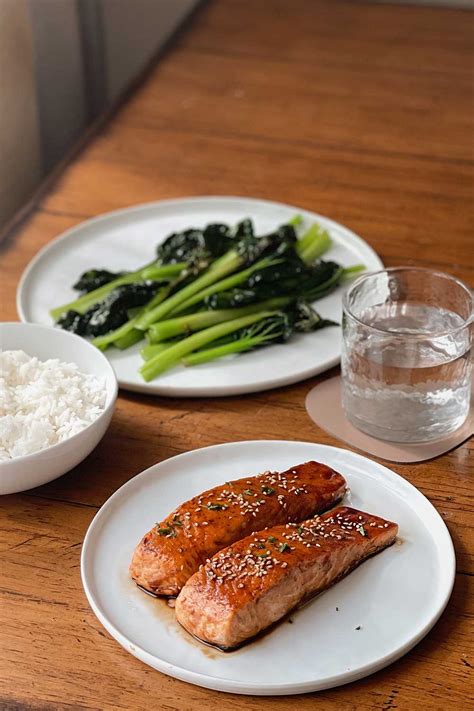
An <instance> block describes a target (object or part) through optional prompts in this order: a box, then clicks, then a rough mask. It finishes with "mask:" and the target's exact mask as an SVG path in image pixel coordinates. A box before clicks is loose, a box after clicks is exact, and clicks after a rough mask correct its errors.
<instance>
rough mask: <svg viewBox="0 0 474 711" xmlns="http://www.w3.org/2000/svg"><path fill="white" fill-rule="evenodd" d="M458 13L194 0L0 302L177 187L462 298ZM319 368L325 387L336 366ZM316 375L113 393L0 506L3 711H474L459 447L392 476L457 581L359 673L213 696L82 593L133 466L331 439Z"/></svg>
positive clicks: (54, 195) (47, 204)
mask: <svg viewBox="0 0 474 711" xmlns="http://www.w3.org/2000/svg"><path fill="white" fill-rule="evenodd" d="M472 38H473V22H472V14H471V13H469V12H467V11H463V10H452V9H451V10H450V9H439V8H437V9H434V8H429V7H410V6H400V5H389V4H381V3H375V4H373V3H367V2H334V1H333V2H331V0H327V1H324V0H291V2H289V1H288V0H265V2H263V0H262V1H261V2H257V1H255V0H215V1H214V2H209V3H206V4H204V5H203V6H202V7H201V8H200V9H199V11H198V12H197V13H196V14H195V16H194V18H193V21H192V23H190V25H189V26H188V27H187V28H186V30H185V31H184V32H183V33H181V34H180V36H179V37H178V38H177V39H176V40H175V41H174V42H173V44H172V46H171V47H170V49H169V50H168V51H167V53H166V55H165V56H164V57H163V58H162V59H161V60H160V61H159V63H157V65H156V66H155V67H154V68H153V70H152V71H151V72H150V73H149V74H148V76H147V77H146V80H145V81H144V82H143V84H142V85H141V86H140V88H139V89H138V90H137V91H136V92H135V94H134V95H133V96H132V97H131V99H130V100H129V101H128V102H127V103H126V104H125V105H124V106H123V107H122V108H121V110H120V111H119V112H118V113H117V114H116V115H115V116H114V117H113V119H112V120H111V122H110V123H109V124H108V125H107V126H106V127H105V128H104V129H103V130H102V131H101V132H100V134H99V135H97V136H96V138H95V139H94V140H92V141H91V143H90V144H89V145H88V146H87V147H86V149H85V150H83V151H82V153H81V154H80V155H79V156H78V157H77V158H76V159H75V160H74V161H73V162H72V163H71V164H70V165H69V166H68V167H67V169H66V170H65V171H64V173H63V175H62V176H61V178H60V179H59V180H58V182H57V184H56V185H54V186H53V188H52V190H51V191H50V192H49V194H48V195H46V197H44V198H43V199H41V201H40V202H39V203H38V204H37V205H36V206H35V209H34V211H33V213H32V214H31V216H30V217H29V219H28V220H27V221H26V222H25V223H24V224H23V226H22V227H21V228H20V229H18V230H17V231H16V233H15V234H13V235H10V237H9V239H8V240H7V242H6V243H4V245H3V247H2V252H1V278H0V307H1V318H2V320H4V321H7V320H16V319H17V314H16V310H15V289H16V285H17V282H18V279H19V276H20V274H21V272H22V270H23V269H24V267H25V266H26V264H27V263H28V261H29V260H30V259H31V258H32V256H33V255H34V254H35V253H36V252H37V250H38V249H39V248H40V247H42V246H43V245H45V244H47V243H48V242H49V241H50V240H51V239H52V238H53V237H55V236H57V235H58V234H59V233H61V232H62V231H63V230H65V229H67V228H69V227H71V226H73V225H75V224H77V223H79V222H80V221H81V220H83V219H85V218H88V217H91V216H93V215H96V214H98V213H102V212H105V211H108V210H113V209H116V208H120V207H124V206H128V205H132V204H136V203H140V202H146V201H149V200H159V199H162V198H171V197H181V196H187V195H206V194H222V195H226V194H230V195H248V196H255V197H262V198H268V199H272V200H281V201H284V202H289V203H293V204H296V205H300V206H301V207H303V208H308V209H312V210H315V211H317V212H320V213H323V214H326V215H328V216H330V217H332V218H334V219H335V220H338V221H340V222H342V223H344V224H347V225H348V226H349V227H350V228H352V229H353V230H355V231H356V232H358V233H359V234H361V235H362V236H363V237H364V238H365V239H367V240H368V241H369V243H370V244H371V245H372V246H373V247H374V248H375V249H376V250H377V251H378V252H379V254H380V255H381V257H382V259H383V260H384V262H385V263H386V264H387V265H399V264H414V265H422V266H429V267H436V268H439V269H442V270H445V271H448V272H450V273H452V274H455V275H456V276H458V277H460V278H462V279H464V280H465V281H466V282H468V283H469V284H470V285H471V286H474V242H473V199H472V198H473V141H472V136H473V133H472V128H473V126H472V109H473V91H472ZM334 372H336V371H335V370H334V371H332V372H329V373H327V374H325V375H323V376H320V378H325V377H329V376H331V375H332V374H333V373H334ZM320 378H313V379H311V380H308V381H306V382H304V383H300V384H297V385H293V386H290V387H287V388H282V389H279V390H275V391H272V392H267V393H262V394H254V395H248V396H243V397H233V398H223V399H198V400H191V399H180V400H176V399H169V400H168V399H164V398H152V397H144V396H139V395H133V394H127V393H122V394H121V396H120V397H119V400H118V403H117V409H116V413H115V415H114V418H113V421H112V424H111V426H110V429H109V431H108V432H107V434H106V436H105V437H104V439H103V440H102V442H101V443H100V444H99V446H98V447H97V449H96V450H95V451H94V452H93V454H91V455H90V456H89V457H88V458H87V459H86V460H85V461H84V462H83V463H82V464H81V465H80V466H78V467H76V468H75V469H74V470H73V471H71V472H69V473H68V474H66V475H65V476H63V477H62V478H60V479H58V480H57V481H55V482H52V483H50V484H48V485H46V486H44V487H41V488H39V489H36V490H34V491H29V492H26V493H24V494H21V495H14V496H8V497H3V498H2V499H1V501H0V536H1V538H0V550H1V557H0V572H1V581H0V616H1V617H0V650H1V654H0V708H1V709H5V710H10V709H11V710H13V709H71V708H72V709H82V708H84V709H158V710H161V709H163V710H165V711H175V710H179V711H187V710H190V711H191V710H192V711H194V710H200V709H201V710H203V711H204V710H205V709H206V710H207V709H208V708H209V707H210V706H211V705H214V706H216V707H219V708H222V709H230V710H232V711H238V710H242V711H243V710H246V711H250V710H255V711H257V710H258V711H261V710H264V709H268V711H270V709H271V710H272V711H273V710H274V709H277V710H279V709H281V710H282V711H283V710H285V711H290V709H295V708H297V709H302V710H306V709H308V710H309V709H316V708H318V709H333V710H335V711H336V710H337V711H349V710H353V709H368V710H371V709H383V710H385V711H388V710H389V709H459V708H466V709H467V708H472V707H473V705H474V692H473V687H474V684H473V666H474V634H473V625H472V620H473V616H474V584H473V581H474V577H473V575H474V559H473V548H474V546H473V543H474V540H473V538H474V535H473V530H474V529H473V526H474V521H473V498H472V490H473V481H474V478H473V475H474V467H473V457H472V454H473V451H472V450H473V446H472V441H471V442H466V443H465V444H464V445H462V446H461V447H459V448H458V449H456V450H455V451H453V452H450V453H449V454H446V455H445V456H443V457H440V458H438V459H436V460H434V461H430V462H424V463H421V464H408V465H394V466H393V468H394V469H395V470H396V471H397V472H398V473H400V474H401V475H402V476H404V477H405V478H407V479H408V480H409V481H411V482H412V483H413V484H414V485H415V486H417V487H418V488H419V489H420V490H421V491H422V492H423V493H424V494H425V495H426V496H428V498H429V499H430V501H432V503H433V504H434V505H435V506H436V508H437V509H438V511H439V512H440V513H441V516H442V517H443V519H444V520H445V522H446V524H447V526H448V528H449V530H450V533H451V535H452V537H453V540H454V545H455V548H456V553H457V575H456V584H455V588H454V593H453V596H452V599H451V601H450V603H449V605H448V607H447V610H446V612H445V613H444V614H443V616H442V618H441V620H440V621H439V623H438V624H437V625H436V627H435V628H434V629H433V630H432V631H431V632H430V633H429V635H428V636H427V637H426V638H425V639H424V640H423V641H422V642H421V643H420V644H418V645H417V646H416V647H415V649H414V650H413V651H412V652H410V653H409V654H408V655H406V656H405V657H404V658H403V659H401V660H399V661H398V662H396V663H395V664H393V665H392V666H390V667H388V668H387V669H385V670H383V671H381V672H379V673H377V674H375V675H373V676H371V677H369V678H367V679H364V680H361V681H359V682H357V683H354V684H350V685H349V686H344V687H340V688H338V689H333V690H329V691H323V692H319V693H317V694H307V695H303V696H300V697H281V698H259V697H241V696H237V695H224V694H220V693H218V692H212V691H208V690H205V689H200V688H198V687H193V686H190V685H188V684H185V683H184V682H180V681H177V680H175V679H172V678H170V677H167V676H164V675H162V674H160V673H159V672H156V671H153V670H152V669H149V668H148V667H146V666H145V665H144V664H142V663H140V662H139V661H138V660H136V659H134V658H133V657H131V656H130V655H129V654H127V653H126V652H125V651H124V650H122V649H121V648H120V647H119V645H118V644H117V643H116V642H115V641H114V640H113V639H112V638H111V637H110V636H109V635H108V634H107V633H106V632H105V630H104V629H103V628H102V627H101V625H100V624H99V622H98V621H97V620H96V618H95V617H94V615H93V613H92V611H91V610H90V609H89V607H88V604H87V601H86V599H85V597H84V594H83V592H82V587H81V581H80V573H79V560H80V551H81V543H82V540H83V537H84V534H85V531H86V529H87V527H88V525H89V523H90V521H91V519H92V518H93V516H94V514H95V513H96V511H97V509H98V508H99V507H100V506H101V505H102V504H103V502H104V501H105V500H106V499H107V497H108V496H110V495H111V494H112V493H113V492H114V491H115V490H116V489H117V487H119V486H120V485H121V484H123V483H124V482H125V481H127V480H128V479H130V478H131V477H133V476H134V475H135V474H137V473H138V472H140V471H141V470H143V469H144V468H146V467H148V466H150V465H152V464H154V463H155V462H159V461H162V460H163V459H165V458H167V457H170V456H173V455H175V454H179V453H181V452H184V451H187V450H190V449H193V448H196V447H203V446H206V445H210V444H216V443H220V442H231V441H236V440H246V439H255V438H263V439H290V440H300V439H301V440H308V441H314V442H323V443H328V444H336V445H337V444H338V442H337V441H336V440H334V439H333V438H331V437H329V436H328V435H326V434H325V433H324V432H323V431H321V430H319V429H318V428H317V427H316V426H315V425H314V424H313V423H312V422H311V421H310V420H309V418H308V416H307V415H306V412H305V409H304V398H305V394H306V393H307V391H308V390H309V388H310V387H312V386H313V385H314V384H315V383H316V382H318V380H319V379H320Z"/></svg>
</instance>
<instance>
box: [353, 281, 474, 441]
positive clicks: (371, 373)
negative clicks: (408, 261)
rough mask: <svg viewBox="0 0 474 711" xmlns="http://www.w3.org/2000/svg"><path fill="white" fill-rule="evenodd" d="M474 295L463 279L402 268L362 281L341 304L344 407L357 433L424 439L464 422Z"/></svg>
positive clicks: (356, 284)
mask: <svg viewBox="0 0 474 711" xmlns="http://www.w3.org/2000/svg"><path fill="white" fill-rule="evenodd" d="M472 311H473V298H472V294H471V292H470V290H469V289H468V288H467V286H465V285H464V284H463V283H462V282H461V281H459V280H458V279H455V278H454V277H451V276H449V275H448V274H443V273H441V272H435V271H432V270H430V269H421V268H415V267H399V268H395V269H385V270H382V271H379V272H374V273H372V274H366V275H363V276H361V277H359V279H357V280H356V281H355V282H354V283H353V284H352V285H351V286H350V287H349V289H348V290H347V291H346V293H345V295H344V299H343V347H342V359H341V367H342V405H343V408H344V411H345V413H346V416H347V418H348V419H349V420H350V422H352V424H353V425H354V426H355V427H357V429H359V430H362V431H363V432H366V433H367V434H369V435H371V436H373V437H377V438H379V439H384V440H390V441H392V442H426V441H429V440H432V439H436V438H438V437H442V436H444V435H446V434H448V433H449V432H453V431H454V430H456V429H457V428H458V427H460V426H461V425H462V424H463V422H464V421H465V419H466V417H467V414H468V412H469V400H470V394H471V356H470V349H471V320H472Z"/></svg>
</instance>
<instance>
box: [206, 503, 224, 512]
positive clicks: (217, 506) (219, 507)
mask: <svg viewBox="0 0 474 711" xmlns="http://www.w3.org/2000/svg"><path fill="white" fill-rule="evenodd" d="M207 508H208V509H210V510H211V511H223V510H224V509H226V508H227V506H224V504H208V505H207Z"/></svg>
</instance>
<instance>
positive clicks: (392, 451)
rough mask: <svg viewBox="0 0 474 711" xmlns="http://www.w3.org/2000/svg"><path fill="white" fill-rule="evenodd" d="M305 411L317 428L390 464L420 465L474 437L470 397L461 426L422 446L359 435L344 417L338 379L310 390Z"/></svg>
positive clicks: (473, 403)
mask: <svg viewBox="0 0 474 711" xmlns="http://www.w3.org/2000/svg"><path fill="white" fill-rule="evenodd" d="M306 410H307V411H308V415H309V416H310V417H311V419H312V420H313V422H315V423H316V424H317V425H318V427H321V429H323V430H324V431H325V432H327V433H328V434H330V435H332V436H333V437H337V438H338V439H341V440H342V441H343V442H346V444H350V445H351V447H356V448H357V449H360V450H361V451H362V452H366V453H367V454H373V455H374V456H376V457H381V458H382V459H387V460H388V461H390V462H423V461H424V460H425V459H432V458H433V457H438V456H439V455H440V454H444V453H445V452H449V450H450V449H454V448H455V447H457V446H459V445H460V444H462V443H463V442H465V441H466V440H467V439H469V437H471V436H472V435H473V434H474V398H471V409H470V412H469V415H468V418H467V420H466V422H465V423H464V424H463V426H462V427H460V428H459V429H457V430H456V432H452V433H451V434H449V435H447V436H446V437H442V438H441V439H436V440H433V441H432V442H426V443H422V444H403V443H396V442H385V441H384V440H381V439H376V438H375V437H370V435H367V434H364V433H363V432H359V430H357V429H356V428H355V427H354V426H353V425H351V423H350V422H349V420H348V419H347V418H346V416H345V414H344V411H343V409H342V404H341V378H340V376H337V377H335V378H330V379H329V380H325V381H324V382H323V383H320V384H319V385H316V387H315V388H313V389H312V390H310V392H309V393H308V395H307V397H306Z"/></svg>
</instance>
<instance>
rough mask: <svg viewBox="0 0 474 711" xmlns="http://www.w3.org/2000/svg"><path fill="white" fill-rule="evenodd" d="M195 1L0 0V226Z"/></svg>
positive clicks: (196, 1) (125, 86)
mask: <svg viewBox="0 0 474 711" xmlns="http://www.w3.org/2000/svg"><path fill="white" fill-rule="evenodd" d="M198 2H199V0H0V230H1V229H2V226H5V225H6V224H7V223H8V221H9V220H10V219H11V218H12V217H13V215H14V214H15V212H16V211H17V210H18V209H19V208H20V207H21V206H22V205H23V204H24V203H25V202H26V201H27V200H28V198H29V197H30V196H31V194H32V193H33V191H34V190H35V188H36V187H37V186H38V185H39V183H40V182H41V180H42V179H43V178H44V177H45V176H46V175H47V174H48V173H49V172H50V171H51V170H52V168H53V167H54V166H55V165H56V164H57V163H58V161H59V160H61V158H62V157H63V156H64V155H65V154H67V152H68V150H69V149H70V148H71V147H72V146H73V145H74V143H75V142H76V141H77V140H78V138H79V137H80V136H81V134H82V133H83V132H84V129H85V128H86V127H87V126H88V125H89V124H90V123H91V122H92V121H93V120H94V119H96V118H97V117H98V116H100V114H101V113H103V112H104V111H105V110H106V109H107V108H108V107H110V106H111V105H112V104H113V103H114V102H116V101H117V100H118V99H119V98H120V96H121V94H122V93H123V92H124V91H126V89H127V87H128V86H129V85H130V83H131V82H133V80H134V79H135V78H136V77H137V76H139V75H140V73H141V72H142V71H143V69H144V68H145V67H146V65H147V64H148V63H149V62H150V60H151V59H152V58H153V56H154V55H155V54H156V53H157V52H158V51H159V50H160V48H161V47H162V46H163V45H164V44H165V42H166V41H167V40H168V39H169V37H170V36H171V35H172V34H173V32H175V31H176V30H177V28H178V27H179V26H180V24H181V23H182V22H183V20H184V19H185V18H186V17H187V16H188V14H189V13H190V12H191V11H192V9H193V8H194V7H195V6H196V5H197V4H198Z"/></svg>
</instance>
